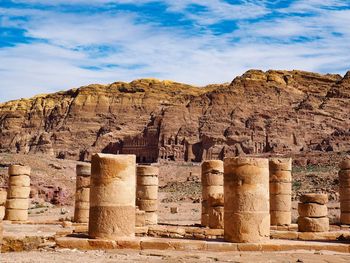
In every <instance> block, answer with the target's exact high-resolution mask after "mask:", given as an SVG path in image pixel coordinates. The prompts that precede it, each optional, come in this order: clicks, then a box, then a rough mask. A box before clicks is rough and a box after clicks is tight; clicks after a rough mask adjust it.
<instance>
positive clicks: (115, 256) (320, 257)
mask: <svg viewBox="0 0 350 263" xmlns="http://www.w3.org/2000/svg"><path fill="white" fill-rule="evenodd" d="M1 262H4V263H17V262H23V263H32V262H33V263H46V262H67V263H68V262H84V263H90V262H91V263H97V262H152V263H153V262H197V263H198V262H255V263H259V262H264V263H265V262H271V263H272V262H304V263H309V262H310V263H311V262H312V263H321V262H335V263H342V262H350V254H337V253H317V254H315V253H312V252H298V251H293V252H283V253H273V252H269V253H262V252H259V253H255V252H245V253H242V252H206V253H203V252H200V251H199V252H198V251H196V252H191V251H176V252H175V251H161V250H155V251H150V250H147V251H134V250H123V251H120V250H118V251H78V250H68V249H58V250H55V251H41V252H40V251H31V252H18V253H4V254H1Z"/></svg>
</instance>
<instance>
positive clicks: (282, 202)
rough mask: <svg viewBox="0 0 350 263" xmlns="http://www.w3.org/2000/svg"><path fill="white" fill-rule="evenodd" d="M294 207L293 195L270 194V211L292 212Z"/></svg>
mask: <svg viewBox="0 0 350 263" xmlns="http://www.w3.org/2000/svg"><path fill="white" fill-rule="evenodd" d="M291 207H292V196H291V195H290V194H286V195H281V194H280V195H273V194H270V211H284V212H290V211H291Z"/></svg>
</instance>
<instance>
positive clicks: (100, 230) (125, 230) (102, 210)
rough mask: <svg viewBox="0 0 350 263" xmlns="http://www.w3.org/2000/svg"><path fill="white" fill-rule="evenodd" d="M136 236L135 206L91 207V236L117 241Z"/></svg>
mask: <svg viewBox="0 0 350 263" xmlns="http://www.w3.org/2000/svg"><path fill="white" fill-rule="evenodd" d="M134 235H135V206H115V207H112V206H106V207H105V206H99V207H90V215H89V236H90V237H92V238H102V239H115V238H119V237H133V236H134Z"/></svg>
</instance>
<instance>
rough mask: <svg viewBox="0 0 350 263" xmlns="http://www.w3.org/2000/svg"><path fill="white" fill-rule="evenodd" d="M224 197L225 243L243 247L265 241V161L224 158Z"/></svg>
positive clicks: (267, 224) (267, 207)
mask: <svg viewBox="0 0 350 263" xmlns="http://www.w3.org/2000/svg"><path fill="white" fill-rule="evenodd" d="M224 196H225V204H224V207H225V214H224V239H225V240H226V241H230V242H237V243H244V242H261V241H266V240H268V239H269V237H270V204H269V162H268V159H259V158H243V157H237V158H225V160H224Z"/></svg>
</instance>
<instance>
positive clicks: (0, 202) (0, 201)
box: [0, 189, 7, 253]
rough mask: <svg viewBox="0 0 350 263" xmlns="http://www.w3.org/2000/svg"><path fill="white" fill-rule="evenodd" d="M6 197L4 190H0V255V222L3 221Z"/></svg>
mask: <svg viewBox="0 0 350 263" xmlns="http://www.w3.org/2000/svg"><path fill="white" fill-rule="evenodd" d="M6 197H7V192H6V190H3V189H0V253H1V246H2V241H3V235H4V227H3V224H2V220H3V219H4V216H5V204H6Z"/></svg>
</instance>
